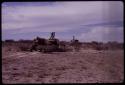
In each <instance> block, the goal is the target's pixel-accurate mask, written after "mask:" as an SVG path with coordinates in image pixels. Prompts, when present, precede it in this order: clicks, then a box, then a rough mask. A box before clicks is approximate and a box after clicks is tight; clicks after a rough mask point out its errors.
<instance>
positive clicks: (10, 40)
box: [5, 39, 15, 42]
mask: <svg viewBox="0 0 125 85" xmlns="http://www.w3.org/2000/svg"><path fill="white" fill-rule="evenodd" d="M5 42H15V41H14V40H13V39H9V40H5Z"/></svg>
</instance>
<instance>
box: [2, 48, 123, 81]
mask: <svg viewBox="0 0 125 85" xmlns="http://www.w3.org/2000/svg"><path fill="white" fill-rule="evenodd" d="M2 51H3V50H2ZM123 75H124V55H123V50H114V51H96V50H83V51H81V52H60V53H59V52H55V53H52V54H43V53H40V52H6V51H3V52H2V82H3V83H119V82H123V80H124V76H123Z"/></svg>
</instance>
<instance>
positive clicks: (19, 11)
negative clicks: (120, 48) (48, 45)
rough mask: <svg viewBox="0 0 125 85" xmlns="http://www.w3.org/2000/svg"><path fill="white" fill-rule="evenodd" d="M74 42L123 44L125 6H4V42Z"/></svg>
mask: <svg viewBox="0 0 125 85" xmlns="http://www.w3.org/2000/svg"><path fill="white" fill-rule="evenodd" d="M50 32H56V38H58V39H60V40H67V41H70V40H71V39H72V36H73V35H74V36H75V37H76V38H77V39H79V41H83V42H90V41H99V42H107V41H118V42H123V2H121V1H71V2H68V1H66V2H64V1H62V2H58V1H57V2H4V3H2V40H5V39H14V40H19V39H33V38H35V37H36V36H39V37H41V38H49V36H50Z"/></svg>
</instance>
